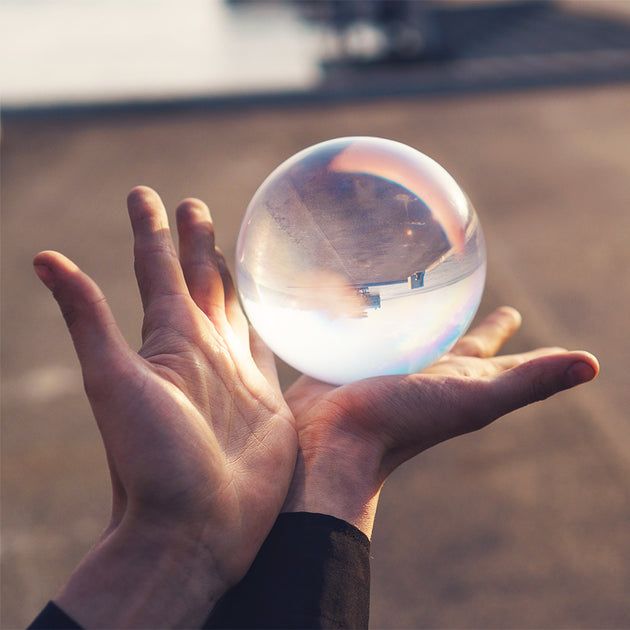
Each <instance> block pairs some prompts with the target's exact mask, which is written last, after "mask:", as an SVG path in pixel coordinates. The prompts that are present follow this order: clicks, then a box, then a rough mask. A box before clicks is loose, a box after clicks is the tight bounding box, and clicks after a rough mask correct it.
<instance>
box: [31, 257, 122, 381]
mask: <svg viewBox="0 0 630 630" xmlns="http://www.w3.org/2000/svg"><path fill="white" fill-rule="evenodd" d="M33 265H34V268H35V272H36V273H37V275H38V277H39V278H40V280H41V281H42V282H43V283H44V284H45V285H46V286H47V287H48V288H49V289H50V290H51V291H52V294H53V297H54V298H55V300H57V303H58V305H59V308H60V310H61V313H62V315H63V317H64V319H65V321H66V325H67V327H68V331H69V332H70V336H71V338H72V342H73V344H74V348H75V351H76V353H77V356H78V358H79V362H80V363H81V368H82V370H83V377H84V381H85V384H86V387H87V386H88V385H89V384H91V383H93V382H94V380H95V379H97V380H98V376H99V375H101V374H102V373H103V372H104V371H105V366H106V365H111V364H112V360H113V359H114V358H115V357H116V356H120V353H121V352H124V353H125V354H126V353H127V352H130V348H129V346H128V345H127V343H126V341H125V340H124V338H123V336H122V334H121V333H120V331H119V329H118V326H117V325H116V322H115V320H114V316H113V314H112V312H111V310H110V308H109V305H108V304H107V301H106V300H105V296H104V295H103V292H102V291H101V290H100V288H99V287H98V285H97V284H96V283H95V282H94V281H93V280H92V279H91V278H90V277H89V276H88V275H87V274H85V273H83V272H82V271H81V270H80V269H79V267H77V265H75V264H74V263H73V262H72V261H71V260H69V259H68V258H66V257H65V256H63V255H62V254H59V253H57V252H51V251H46V252H41V253H39V254H38V255H37V256H36V257H35V259H34V261H33Z"/></svg>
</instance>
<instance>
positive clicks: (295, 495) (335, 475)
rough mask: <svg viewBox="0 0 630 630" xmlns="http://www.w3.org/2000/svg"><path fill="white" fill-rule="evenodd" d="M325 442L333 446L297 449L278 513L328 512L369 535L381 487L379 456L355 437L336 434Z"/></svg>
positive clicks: (369, 446)
mask: <svg viewBox="0 0 630 630" xmlns="http://www.w3.org/2000/svg"><path fill="white" fill-rule="evenodd" d="M301 442H302V439H301ZM326 443H327V444H330V443H334V444H335V446H334V447H333V448H328V447H323V446H319V447H318V446H310V447H307V448H300V451H299V452H298V458H297V464H296V468H295V473H294V476H293V480H292V482H291V486H290V488H289V492H288V494H287V498H286V500H285V503H284V505H283V507H282V512H285V513H286V512H312V513H319V514H328V515H330V516H334V517H336V518H338V519H341V520H343V521H346V522H347V523H350V524H351V525H354V526H355V527H356V528H357V529H359V530H360V531H362V532H363V533H364V534H365V535H366V536H367V537H368V538H370V536H371V534H372V527H373V524H374V517H375V515H376V507H377V504H378V496H379V493H380V489H381V486H382V482H381V480H380V479H379V474H378V473H379V468H380V459H381V458H380V455H379V454H378V453H377V452H376V451H375V449H373V448H372V447H371V445H369V444H367V443H363V442H361V441H359V440H356V439H344V438H342V437H339V436H337V437H336V438H335V439H334V440H330V439H329V440H326Z"/></svg>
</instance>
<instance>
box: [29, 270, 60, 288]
mask: <svg viewBox="0 0 630 630" xmlns="http://www.w3.org/2000/svg"><path fill="white" fill-rule="evenodd" d="M33 268H34V269H35V273H36V274H37V277H38V278H39V279H40V280H41V281H42V282H43V283H44V284H45V285H46V286H47V287H48V288H49V289H50V290H51V291H52V290H53V289H54V288H55V277H54V275H53V272H52V271H51V270H50V268H49V267H46V265H33Z"/></svg>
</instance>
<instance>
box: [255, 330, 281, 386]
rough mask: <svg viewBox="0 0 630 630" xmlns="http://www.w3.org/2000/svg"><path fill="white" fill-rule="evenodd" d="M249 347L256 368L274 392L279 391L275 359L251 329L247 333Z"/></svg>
mask: <svg viewBox="0 0 630 630" xmlns="http://www.w3.org/2000/svg"><path fill="white" fill-rule="evenodd" d="M249 347H250V349H251V353H252V358H253V359H254V363H255V364H256V367H257V368H258V369H259V370H260V372H261V374H262V375H263V376H264V377H265V379H267V382H268V383H269V384H270V385H272V386H273V387H274V388H275V389H276V390H279V389H280V381H279V379H278V369H277V367H276V359H275V357H274V356H273V352H271V350H270V349H269V348H268V347H267V344H265V342H264V341H263V340H262V339H261V338H260V335H259V334H258V333H257V332H256V331H255V330H254V329H253V328H250V331H249Z"/></svg>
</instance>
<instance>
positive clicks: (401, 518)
mask: <svg viewBox="0 0 630 630" xmlns="http://www.w3.org/2000/svg"><path fill="white" fill-rule="evenodd" d="M628 112H630V87H628V86H626V85H623V84H618V85H611V86H595V87H579V88H578V87H573V88H563V89H541V90H532V91H515V92H503V93H485V94H477V95H468V96H462V95H459V96H441V97H437V96H434V97H431V98H429V97H422V98H420V97H417V98H405V99H391V100H385V99H382V100H375V101H371V102H364V103H357V102H353V103H351V102H348V103H328V104H323V103H320V104H311V105H309V104H306V103H302V104H300V105H299V106H298V105H294V106H292V105H290V104H284V105H276V106H264V107H259V108H254V107H246V108H242V109H238V108H237V109H233V110H228V109H222V110H221V109H219V110H217V109H214V110H213V109H208V110H204V109H203V108H196V109H193V110H190V111H185V110H184V111H176V110H174V111H171V112H169V111H162V112H154V113H152V112H150V111H142V112H141V113H134V112H133V111H129V112H126V113H118V114H113V113H112V114H107V113H102V114H101V115H98V116H91V117H83V118H81V117H78V118H72V117H67V118H54V117H53V118H46V117H42V118H40V119H37V118H34V119H21V120H20V119H17V118H16V119H8V120H6V121H5V123H4V125H3V129H2V278H1V282H2V287H1V288H2V385H3V392H2V539H3V540H2V581H1V586H2V620H1V625H2V627H3V628H17V627H23V626H24V625H26V624H27V623H28V622H29V620H30V619H32V617H33V616H34V615H35V614H36V613H37V612H38V610H39V609H40V608H41V606H42V605H43V604H44V603H45V602H46V600H47V599H49V598H50V597H51V596H53V595H54V593H55V591H56V589H57V588H58V587H59V586H60V585H61V584H62V583H63V581H64V579H65V578H66V577H67V576H68V574H69V572H70V571H71V569H72V567H73V566H74V565H75V564H76V563H77V561H78V560H79V559H80V558H81V556H82V555H83V554H84V553H85V551H86V550H87V549H88V548H89V546H90V544H91V543H92V542H93V541H94V540H95V538H96V537H97V536H98V534H99V532H100V531H101V529H102V528H103V527H104V525H105V524H106V522H107V517H108V510H109V487H108V483H109V479H108V474H107V470H106V463H105V458H104V454H103V451H102V448H101V444H100V440H99V436H98V433H97V430H96V427H95V425H94V422H93V420H92V417H91V412H90V409H89V407H88V404H87V402H86V399H85V396H84V394H83V392H82V385H81V379H80V375H79V370H78V366H77V362H76V360H75V357H74V354H73V350H72V348H71V344H70V340H69V337H68V335H67V333H66V330H65V327H64V324H63V321H62V318H61V316H60V314H59V312H58V310H57V307H56V305H55V304H54V302H53V300H52V298H51V297H50V295H49V294H48V292H47V291H46V289H45V288H44V287H43V286H42V285H41V284H40V283H39V281H38V280H37V278H36V277H35V275H34V273H33V271H32V269H31V260H32V257H33V255H34V254H35V253H37V252H38V251H40V250H42V249H57V250H59V251H62V252H64V253H65V254H66V255H68V256H69V257H70V258H72V259H73V260H74V261H76V262H77V263H78V264H79V265H81V267H82V268H83V269H84V270H85V271H87V272H88V273H90V274H91V275H92V276H93V277H94V278H95V279H96V280H97V281H98V282H99V284H100V285H101V287H102V288H103V290H104V291H105V293H106V295H107V296H108V298H109V301H110V304H111V306H112V308H113V311H114V313H115V314H116V317H117V319H118V322H119V324H120V327H121V328H122V330H123V332H124V334H125V335H126V336H127V338H128V339H129V341H130V343H132V344H133V345H136V346H137V345H138V344H139V335H140V317H141V309H140V304H139V299H138V296H137V291H136V287H135V282H134V278H133V271H132V264H131V244H132V243H131V235H130V229H129V226H128V222H127V216H126V210H125V197H126V194H127V191H128V190H129V189H130V188H131V187H132V186H134V185H136V184H141V183H142V184H148V185H151V186H153V187H155V188H156V189H157V190H158V191H159V192H160V193H161V194H162V195H163V198H164V199H165V201H166V204H167V206H168V207H169V209H170V212H171V217H173V214H172V213H173V210H174V207H175V205H176V203H177V202H178V201H179V200H180V199H181V198H183V197H185V196H198V197H201V198H202V199H204V200H206V201H207V202H208V204H209V205H210V208H211V210H212V213H213V216H214V218H215V224H216V229H217V235H218V242H219V245H220V246H221V247H222V248H223V250H224V251H225V252H226V255H227V257H228V258H229V259H231V258H232V256H233V253H234V243H235V239H236V234H237V231H238V227H239V224H240V220H241V217H242V215H243V212H244V209H245V207H246V205H247V202H248V200H249V198H250V197H251V195H252V194H253V192H254V190H255V189H256V187H257V186H258V184H259V183H260V182H261V181H262V179H263V178H264V177H265V176H266V175H267V174H268V172H269V171H271V170H272V169H273V168H274V167H275V166H276V165H277V164H278V163H279V162H280V161H282V160H283V159H285V158H286V157H288V156H289V155H291V154H293V153H294V152H295V151H297V150H298V149H301V148H303V147H305V146H308V145H310V144H313V143H315V142H317V141H320V140H324V139H327V138H331V137H336V136H344V135H376V136H384V137H389V138H392V139H395V140H400V141H402V142H405V143H407V144H410V145H412V146H415V147H417V148H419V149H420V150H422V151H424V152H425V153H427V154H429V155H431V156H432V157H433V158H435V159H437V160H438V161H439V162H441V163H442V164H443V165H444V166H445V167H446V168H447V169H448V170H449V171H450V172H451V173H452V174H453V175H454V176H455V178H456V179H457V180H458V181H459V182H460V183H461V184H462V186H463V187H464V188H465V189H466V191H467V192H468V194H469V196H470V197H471V199H472V200H473V202H474V204H475V206H476V208H477V210H478V214H479V216H480V218H481V221H482V224H483V227H484V230H485V234H486V239H487V242H488V250H489V272H488V283H487V288H486V291H485V296H484V300H483V302H482V305H481V308H480V311H479V313H480V315H484V314H487V313H488V312H490V311H491V310H492V309H493V308H494V307H495V306H498V305H500V304H511V305H513V306H515V307H517V308H518V309H519V310H520V311H521V312H522V314H523V316H524V324H523V328H522V330H521V331H520V333H519V334H518V336H517V337H516V338H515V339H514V340H513V341H512V342H510V343H509V345H508V348H507V350H508V351H520V350H524V349H528V348H531V347H537V346H547V345H562V346H565V347H568V348H571V349H586V350H590V351H592V352H593V353H594V354H596V355H597V356H598V357H599V359H600V362H601V368H602V369H601V374H600V376H599V378H598V379H597V381H596V382H594V383H591V384H588V385H586V386H583V387H582V388H580V389H578V390H573V391H570V392H565V393H562V394H560V395H558V396H556V397H554V398H553V399H550V400H548V401H545V402H543V403H538V404H536V405H533V406H531V407H528V408H526V409H523V410H520V411H518V412H515V413H513V414H511V415H510V416H509V417H507V418H505V419H503V420H501V421H499V422H497V423H496V424H494V425H493V426H492V427H490V428H488V429H485V430H484V431H482V432H479V433H477V434H473V435H470V436H466V437H462V438H458V439H456V440H453V441H451V442H449V443H447V444H443V445H440V446H438V447H435V448H433V449H432V450H430V451H428V452H426V453H424V454H422V455H421V456H420V457H418V458H416V459H415V460H414V461H412V462H410V463H408V464H406V465H405V466H404V467H403V468H402V469H400V470H399V471H398V472H397V473H396V474H394V475H393V477H392V478H391V479H390V480H389V482H388V483H387V484H386V487H385V489H384V492H383V495H382V499H381V504H380V507H379V512H378V515H377V520H376V526H375V532H374V537H373V543H372V556H373V561H372V569H373V579H372V613H371V625H372V627H373V628H421V627H423V628H627V627H630V598H629V597H628V592H629V591H630V562H628V557H629V555H630V530H629V528H628V523H629V522H630V493H629V491H628V482H629V480H630V438H629V432H628V429H629V426H630V425H629V421H628V417H627V410H628V408H629V407H630V389H629V388H628V387H627V367H626V363H627V354H628V352H627V350H628V341H627V334H626V333H625V326H626V325H627V320H628V316H627V313H628V308H629V306H630V275H629V274H628V268H629V267H630V250H629V248H628V246H627V240H628V234H630V213H629V212H628V207H630V155H629V149H628V147H630V116H628ZM281 371H282V378H283V382H284V383H285V384H286V383H289V382H290V381H291V379H292V378H294V374H293V373H292V372H291V371H290V370H288V369H287V368H285V367H282V368H281Z"/></svg>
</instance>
